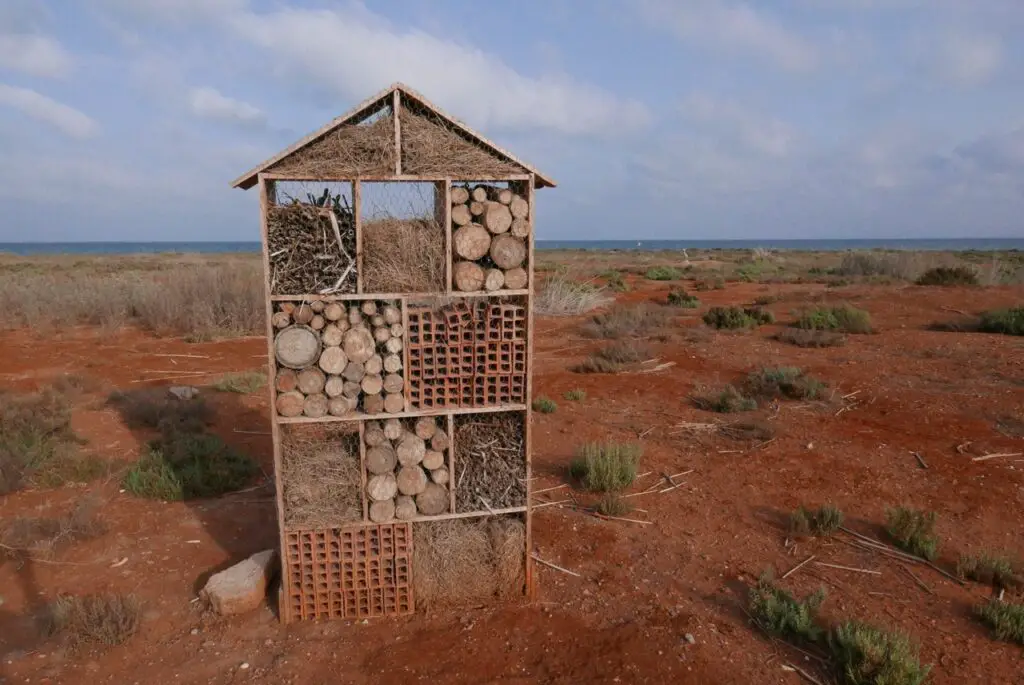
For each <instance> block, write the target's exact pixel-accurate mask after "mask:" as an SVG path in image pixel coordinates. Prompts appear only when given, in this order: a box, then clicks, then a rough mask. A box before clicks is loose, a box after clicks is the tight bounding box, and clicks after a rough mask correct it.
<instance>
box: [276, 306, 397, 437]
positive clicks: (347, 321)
mask: <svg viewBox="0 0 1024 685" xmlns="http://www.w3.org/2000/svg"><path fill="white" fill-rule="evenodd" d="M271 323H272V324H273V326H274V328H275V329H277V330H278V333H277V335H276V336H275V338H274V354H275V356H276V358H277V363H278V370H277V376H276V378H275V379H274V382H275V387H276V388H277V413H278V414H279V415H281V416H286V417H294V416H308V417H310V418H320V417H323V416H327V415H328V414H329V415H331V416H344V415H346V414H348V413H350V412H353V411H356V410H357V409H360V408H361V409H362V411H363V412H364V413H366V414H383V413H388V414H397V413H398V412H401V411H402V410H404V409H405V396H404V394H403V390H404V388H405V379H404V377H403V376H402V367H403V362H402V349H403V347H404V340H403V336H404V335H405V328H404V326H403V325H402V310H401V309H400V308H399V307H398V306H397V305H395V304H393V303H388V302H380V303H378V302H373V301H369V300H368V301H364V302H361V303H359V302H349V303H345V302H324V301H322V300H315V301H313V302H301V303H296V302H281V303H279V304H278V306H277V311H275V312H274V314H273V317H272V319H271Z"/></svg>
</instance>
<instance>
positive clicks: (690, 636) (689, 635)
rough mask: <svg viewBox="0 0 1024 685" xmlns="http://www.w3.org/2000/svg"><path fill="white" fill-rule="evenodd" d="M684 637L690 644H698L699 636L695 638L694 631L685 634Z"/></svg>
mask: <svg viewBox="0 0 1024 685" xmlns="http://www.w3.org/2000/svg"><path fill="white" fill-rule="evenodd" d="M683 639H684V640H686V642H687V643H688V644H691V645H695V644H697V638H695V637H694V636H693V633H687V634H686V635H683Z"/></svg>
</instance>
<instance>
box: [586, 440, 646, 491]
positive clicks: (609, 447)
mask: <svg viewBox="0 0 1024 685" xmlns="http://www.w3.org/2000/svg"><path fill="white" fill-rule="evenodd" d="M642 453H643V450H642V449H641V447H640V446H639V445H633V444H626V445H621V444H618V443H613V442H606V443H588V444H586V445H583V446H582V447H580V448H579V450H578V451H577V456H576V458H575V459H573V460H572V463H571V464H570V465H569V475H571V476H572V477H573V478H575V479H576V480H578V481H580V483H582V485H583V487H585V488H586V489H587V490H594V491H597V492H615V491H618V490H623V489H625V488H628V487H629V486H630V485H632V484H633V481H634V480H636V467H637V464H638V463H639V461H640V455H641V454H642Z"/></svg>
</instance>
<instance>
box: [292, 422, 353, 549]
mask: <svg viewBox="0 0 1024 685" xmlns="http://www.w3.org/2000/svg"><path fill="white" fill-rule="evenodd" d="M282 437H283V440H282V448H283V449H282V457H283V459H282V461H283V464H282V465H283V469H282V473H281V484H282V486H283V489H284V524H285V526H286V527H288V528H293V529H294V528H329V527H333V526H337V525H338V524H339V523H342V522H345V521H359V520H360V519H362V516H363V511H362V508H363V505H362V495H361V490H362V483H361V474H360V472H359V435H358V433H352V432H346V431H345V430H344V429H341V428H332V429H328V430H320V429H318V428H315V427H308V426H303V427H301V428H300V427H298V426H296V427H292V428H291V430H288V431H287V432H285V434H284V435H283V436H282Z"/></svg>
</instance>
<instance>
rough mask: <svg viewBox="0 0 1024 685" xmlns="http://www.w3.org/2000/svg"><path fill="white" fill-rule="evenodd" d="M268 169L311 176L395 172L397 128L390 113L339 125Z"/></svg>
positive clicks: (328, 176) (327, 176)
mask: <svg viewBox="0 0 1024 685" xmlns="http://www.w3.org/2000/svg"><path fill="white" fill-rule="evenodd" d="M268 171H272V172H274V173H279V174H294V175H297V176H305V177H307V178H317V177H323V178H330V177H336V176H345V175H353V176H356V175H360V174H362V175H370V174H393V173H395V128H394V126H393V119H392V117H391V115H390V114H387V115H384V116H381V117H380V118H378V119H377V120H376V121H374V122H372V123H368V124H348V125H345V126H339V127H338V128H336V129H335V130H333V131H331V132H330V133H328V134H327V135H325V136H324V137H322V138H321V139H320V140H318V141H316V142H314V143H311V144H310V145H308V146H306V147H303V148H301V149H299V150H296V151H295V152H294V153H292V154H290V155H288V156H287V157H285V158H284V159H282V160H281V161H280V162H278V163H277V164H275V165H274V166H272V167H270V169H268Z"/></svg>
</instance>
